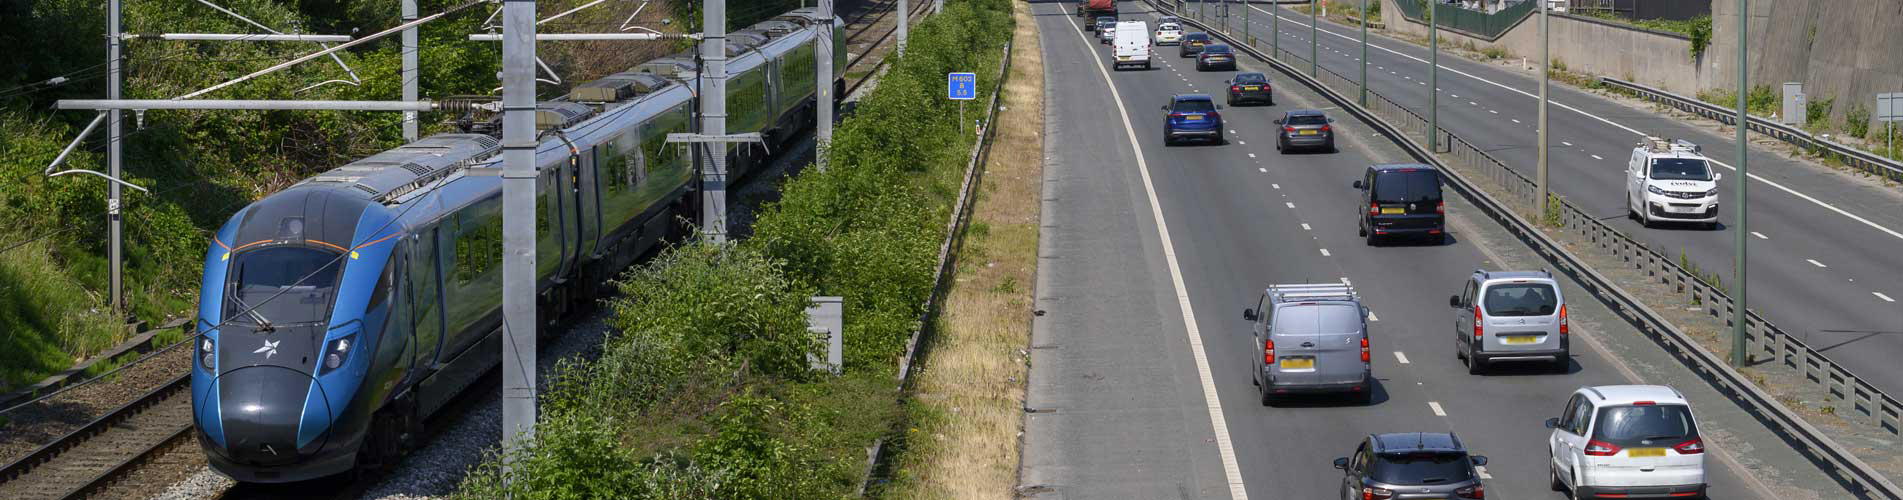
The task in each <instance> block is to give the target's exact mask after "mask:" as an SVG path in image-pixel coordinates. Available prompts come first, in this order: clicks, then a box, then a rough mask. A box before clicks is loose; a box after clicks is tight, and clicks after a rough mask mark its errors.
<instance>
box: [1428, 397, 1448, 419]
mask: <svg viewBox="0 0 1903 500" xmlns="http://www.w3.org/2000/svg"><path fill="white" fill-rule="evenodd" d="M1427 408H1428V409H1430V410H1434V416H1436V417H1445V416H1447V410H1442V409H1440V403H1439V402H1435V401H1428V402H1427Z"/></svg>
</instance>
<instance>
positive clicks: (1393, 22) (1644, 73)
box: [1381, 0, 1903, 95]
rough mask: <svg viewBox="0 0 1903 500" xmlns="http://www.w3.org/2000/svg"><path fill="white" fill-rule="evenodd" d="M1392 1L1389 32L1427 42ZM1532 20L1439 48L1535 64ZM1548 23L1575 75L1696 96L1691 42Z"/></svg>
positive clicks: (1564, 20) (1455, 37)
mask: <svg viewBox="0 0 1903 500" xmlns="http://www.w3.org/2000/svg"><path fill="white" fill-rule="evenodd" d="M1394 1H1395V0H1381V2H1382V4H1383V5H1382V7H1381V20H1382V21H1383V22H1386V23H1387V25H1388V29H1390V30H1393V31H1400V32H1403V33H1409V34H1412V35H1416V36H1423V37H1424V36H1427V25H1425V24H1421V23H1418V22H1415V21H1413V20H1410V19H1408V18H1407V17H1406V16H1403V15H1401V9H1400V8H1399V7H1395V6H1394ZM1719 1H1722V0H1719ZM1760 1H1762V0H1760ZM1896 1H1903V0H1896ZM1533 16H1534V17H1531V18H1528V19H1527V20H1526V21H1524V22H1521V23H1520V24H1519V25H1517V26H1514V27H1513V29H1510V30H1507V32H1506V33H1503V34H1501V35H1500V38H1499V39H1498V40H1493V41H1488V40H1485V39H1482V38H1477V37H1474V36H1470V35H1467V34H1464V33H1461V32H1457V31H1452V30H1448V29H1445V28H1443V29H1441V43H1442V44H1454V45H1463V46H1464V45H1466V44H1469V43H1471V44H1473V46H1475V47H1478V48H1488V47H1496V48H1500V49H1505V50H1506V51H1507V52H1508V53H1510V54H1511V55H1512V56H1513V57H1515V58H1518V57H1527V58H1531V59H1537V58H1538V57H1539V54H1540V28H1539V18H1538V16H1539V14H1537V13H1536V14H1534V15H1533ZM1548 21H1549V22H1550V23H1552V28H1553V36H1552V40H1551V43H1550V51H1551V53H1552V56H1553V59H1555V60H1558V61H1564V62H1565V63H1566V66H1567V67H1568V68H1569V69H1571V70H1573V71H1577V72H1585V73H1591V74H1598V75H1608V76H1614V77H1619V78H1622V79H1627V80H1631V81H1635V82H1638V83H1643V84H1646V85H1650V86H1656V87H1660V88H1663V89H1666V90H1670V91H1672V92H1675V93H1681V94H1685V95H1693V94H1696V93H1697V92H1698V88H1699V84H1700V78H1699V69H1700V68H1701V66H1700V65H1699V64H1697V63H1696V62H1695V61H1693V60H1692V55H1691V53H1692V49H1691V47H1692V44H1691V40H1690V39H1688V38H1686V37H1682V36H1678V35H1676V34H1667V33H1660V32H1653V31H1647V30H1639V29H1633V28H1631V27H1627V26H1621V25H1617V24H1612V23H1607V22H1603V21H1599V20H1595V19H1590V18H1585V17H1577V16H1561V15H1554V16H1552V17H1551V18H1550V19H1549V20H1548ZM1734 54H1735V53H1734ZM1706 57H1707V58H1709V57H1710V55H1707V56H1706ZM1734 57H1735V55H1734Z"/></svg>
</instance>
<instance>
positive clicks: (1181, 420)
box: [1021, 2, 1842, 498]
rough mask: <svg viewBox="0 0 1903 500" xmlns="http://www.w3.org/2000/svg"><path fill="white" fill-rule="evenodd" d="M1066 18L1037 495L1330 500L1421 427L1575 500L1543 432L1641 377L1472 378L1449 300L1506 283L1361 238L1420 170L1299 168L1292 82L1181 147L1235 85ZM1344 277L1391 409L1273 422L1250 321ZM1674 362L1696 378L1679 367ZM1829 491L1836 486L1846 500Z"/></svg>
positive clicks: (1579, 356) (1465, 252)
mask: <svg viewBox="0 0 1903 500" xmlns="http://www.w3.org/2000/svg"><path fill="white" fill-rule="evenodd" d="M1124 5H1125V10H1126V11H1127V12H1126V13H1125V14H1124V17H1125V18H1128V19H1145V20H1151V19H1149V18H1148V17H1147V16H1144V17H1138V16H1142V14H1140V13H1139V9H1138V8H1136V7H1137V4H1136V3H1135V2H1125V3H1124ZM1066 7H1070V5H1069V4H1060V3H1039V4H1036V5H1034V8H1035V9H1036V13H1037V14H1038V15H1037V16H1036V18H1037V19H1038V21H1037V22H1038V24H1039V26H1038V27H1039V31H1040V33H1041V36H1042V40H1043V46H1044V50H1045V61H1046V64H1047V66H1046V67H1047V71H1048V73H1047V74H1048V75H1049V78H1048V79H1047V81H1048V82H1050V83H1049V86H1048V88H1047V90H1048V94H1049V99H1050V100H1049V102H1048V103H1047V106H1046V110H1047V113H1049V114H1050V125H1049V127H1048V131H1049V132H1050V134H1051V135H1050V137H1048V138H1047V142H1046V144H1047V148H1048V151H1047V158H1049V159H1048V160H1047V164H1046V165H1047V166H1046V170H1045V172H1046V178H1045V182H1046V192H1045V198H1046V202H1045V203H1046V205H1045V219H1044V221H1045V222H1044V224H1045V227H1044V228H1043V230H1042V236H1040V247H1041V248H1040V255H1041V258H1040V266H1039V275H1040V278H1039V283H1038V284H1037V286H1036V290H1037V291H1038V293H1037V294H1038V301H1039V302H1038V304H1037V308H1038V309H1041V310H1045V311H1046V312H1047V314H1046V315H1045V316H1043V317H1041V318H1039V319H1037V320H1036V322H1035V323H1034V328H1033V331H1034V333H1033V338H1032V349H1031V351H1032V358H1033V359H1032V362H1031V366H1032V373H1031V379H1030V381H1029V390H1028V393H1027V400H1026V411H1027V412H1028V413H1027V414H1026V416H1025V438H1024V439H1025V449H1024V455H1023V470H1022V473H1023V475H1022V477H1023V480H1022V483H1023V486H1024V487H1023V488H1022V489H1021V491H1024V492H1025V493H1026V494H1027V496H1030V497H1032V498H1177V497H1182V498H1222V497H1224V496H1227V495H1231V494H1233V493H1234V492H1235V491H1236V488H1233V487H1232V486H1233V485H1232V484H1230V482H1229V481H1230V480H1229V478H1228V477H1227V476H1228V472H1229V469H1230V467H1234V469H1233V470H1235V471H1236V473H1237V475H1238V476H1239V477H1240V480H1241V481H1242V483H1243V486H1244V488H1242V489H1244V490H1246V493H1247V494H1248V495H1250V496H1253V497H1256V498H1331V497H1334V496H1336V495H1338V494H1339V491H1338V490H1337V489H1336V488H1339V486H1340V483H1339V481H1338V480H1337V478H1338V477H1339V471H1336V470H1334V469H1333V468H1332V466H1331V465H1330V463H1329V462H1330V460H1331V459H1332V458H1334V457H1336V456H1343V455H1346V454H1348V453H1349V452H1350V451H1352V447H1353V445H1354V443H1355V440H1356V439H1358V438H1359V437H1360V436H1363V435H1365V433H1368V432H1385V431H1413V430H1421V431H1454V432H1457V433H1458V434H1459V435H1460V436H1461V437H1462V439H1463V440H1465V441H1466V442H1467V443H1468V444H1469V446H1470V447H1472V448H1473V449H1474V450H1476V451H1477V452H1479V453H1481V454H1485V455H1488V456H1489V457H1491V458H1492V459H1493V464H1492V465H1491V466H1490V467H1488V469H1489V470H1488V471H1487V476H1488V477H1489V478H1488V479H1487V486H1488V489H1490V490H1492V491H1490V492H1489V493H1490V496H1492V497H1496V498H1554V497H1557V496H1558V494H1556V493H1553V492H1551V491H1550V490H1549V489H1548V488H1547V484H1546V470H1545V465H1544V464H1545V463H1546V462H1545V460H1546V452H1545V450H1544V449H1543V448H1542V445H1541V443H1543V442H1544V439H1545V437H1546V435H1547V434H1546V433H1547V432H1548V431H1547V429H1545V428H1544V427H1542V426H1541V425H1540V422H1541V421H1543V420H1544V419H1545V418H1546V417H1548V416H1550V415H1549V414H1553V413H1556V412H1557V410H1556V408H1558V407H1559V406H1560V405H1563V403H1564V400H1565V398H1566V396H1567V395H1568V394H1570V392H1571V391H1572V390H1573V389H1575V388H1578V387H1579V386H1582V385H1597V384H1617V383H1632V382H1635V381H1636V380H1634V379H1633V378H1630V377H1628V376H1626V375H1623V374H1622V371H1621V370H1618V369H1615V368H1613V366H1615V365H1614V362H1613V361H1612V360H1609V359H1606V358H1605V357H1604V356H1602V354H1600V353H1599V352H1598V351H1596V350H1594V349H1591V348H1588V347H1586V346H1585V345H1583V344H1576V345H1578V347H1577V348H1576V349H1575V350H1574V351H1573V352H1574V355H1575V365H1574V366H1573V367H1572V369H1571V370H1570V372H1569V373H1567V374H1564V375H1556V374H1549V373H1542V372H1540V371H1539V370H1538V369H1531V368H1527V367H1519V368H1517V369H1516V368H1515V367H1511V366H1503V369H1502V372H1501V374H1500V375H1493V376H1477V377H1476V376H1468V375H1467V374H1466V373H1465V371H1464V369H1462V368H1461V366H1460V365H1459V362H1457V361H1455V360H1454V357H1453V356H1452V353H1451V352H1450V349H1451V346H1450V345H1449V344H1450V342H1448V341H1447V340H1449V339H1448V338H1447V337H1445V336H1444V335H1452V331H1451V324H1452V323H1451V321H1449V320H1450V319H1451V314H1453V311H1452V310H1450V309H1448V308H1447V307H1446V306H1445V302H1444V298H1445V296H1446V295H1447V294H1450V293H1453V290H1455V289H1456V288H1457V286H1458V284H1459V283H1460V280H1461V279H1462V278H1464V277H1465V274H1466V273H1467V272H1469V271H1471V270H1472V269H1474V268H1477V267H1492V264H1488V263H1487V260H1488V259H1489V258H1490V257H1489V256H1488V255H1487V254H1485V253H1484V252H1483V251H1482V250H1481V249H1480V248H1479V247H1478V246H1477V245H1476V242H1475V241H1472V240H1468V239H1467V236H1466V235H1464V234H1460V233H1456V234H1455V236H1456V240H1457V241H1456V243H1454V244H1452V245H1447V246H1404V245H1400V246H1384V247H1375V248H1370V247H1367V246H1365V245H1364V244H1363V243H1362V242H1361V241H1360V239H1359V238H1357V237H1355V233H1354V217H1353V216H1354V213H1355V212H1354V210H1353V208H1354V203H1353V202H1352V201H1350V200H1351V196H1352V193H1353V190H1352V189H1351V188H1350V187H1349V185H1350V183H1351V181H1352V180H1353V179H1354V178H1355V177H1356V176H1357V175H1358V174H1359V172H1360V169H1361V168H1363V167H1365V166H1366V165H1367V164H1369V163H1372V162H1374V161H1377V160H1379V159H1392V160H1398V159H1399V158H1393V157H1377V156H1376V155H1374V154H1372V153H1370V152H1369V151H1367V150H1365V149H1364V148H1363V147H1362V143H1360V142H1358V141H1355V140H1346V139H1344V140H1343V142H1342V143H1341V144H1340V145H1341V152H1340V153H1338V154H1312V155H1289V156H1286V157H1284V156H1280V155H1278V154H1277V153H1276V152H1275V150H1274V146H1273V143H1272V142H1270V141H1272V140H1273V139H1272V135H1271V134H1272V133H1271V132H1270V131H1271V130H1273V126H1272V124H1271V123H1270V120H1272V119H1273V118H1274V116H1273V115H1274V113H1276V112H1278V111H1281V110H1285V109H1290V107H1292V106H1295V105H1296V103H1297V102H1298V101H1297V100H1296V99H1295V98H1293V97H1290V95H1289V94H1288V92H1290V91H1292V90H1291V89H1293V88H1295V86H1293V85H1290V84H1289V83H1290V80H1288V79H1279V80H1278V81H1279V82H1282V85H1280V87H1281V88H1282V89H1283V90H1282V91H1281V92H1282V94H1280V95H1279V96H1278V98H1279V99H1278V101H1280V102H1279V103H1278V106H1275V107H1242V108H1235V107H1232V108H1227V109H1225V110H1224V114H1223V116H1224V118H1225V120H1227V121H1228V125H1229V127H1228V128H1231V129H1234V130H1236V133H1234V134H1232V135H1230V139H1231V142H1230V144H1228V145H1225V146H1184V147H1170V148H1165V147H1164V146H1163V145H1162V141H1161V138H1160V137H1158V134H1159V132H1160V131H1161V113H1160V112H1158V111H1156V109H1157V108H1156V106H1158V105H1161V104H1163V103H1164V102H1165V99H1166V98H1167V97H1168V96H1169V95H1170V94H1173V93H1179V92H1210V93H1220V91H1221V89H1222V83H1221V82H1222V80H1223V79H1224V78H1227V75H1228V73H1227V72H1209V73H1201V72H1196V71H1194V69H1193V64H1192V63H1190V62H1188V60H1186V59H1180V58H1177V57H1176V55H1175V53H1174V51H1173V50H1171V48H1169V47H1165V48H1163V49H1161V50H1159V51H1157V53H1156V54H1155V55H1154V57H1153V59H1152V61H1153V62H1157V63H1158V67H1157V69H1154V70H1151V71H1120V72H1114V73H1110V72H1106V71H1104V70H1103V69H1102V68H1103V66H1107V65H1108V63H1107V62H1105V61H1104V58H1105V57H1106V56H1107V49H1105V48H1103V47H1102V45H1100V44H1097V43H1095V41H1090V40H1086V39H1084V38H1083V37H1082V36H1081V35H1080V33H1079V31H1078V30H1077V27H1076V25H1075V24H1074V23H1076V22H1077V19H1076V18H1075V17H1074V16H1070V15H1066V14H1067V13H1069V12H1070V11H1068V10H1065V8H1066ZM1243 66H1244V68H1245V69H1256V68H1260V66H1259V65H1256V64H1253V61H1248V60H1245V61H1244V62H1243ZM1113 96H1114V97H1113ZM1117 99H1120V100H1117ZM1315 104H1316V105H1326V104H1325V103H1315ZM1126 110H1127V111H1126ZM1126 113H1127V114H1126ZM1336 116H1337V118H1338V119H1339V121H1338V122H1337V123H1336V125H1337V126H1340V127H1342V129H1343V130H1344V131H1353V132H1354V133H1356V134H1357V135H1361V136H1364V137H1365V136H1366V134H1367V132H1368V129H1367V128H1366V127H1363V126H1360V125H1359V124H1355V123H1350V122H1352V121H1353V120H1352V119H1349V118H1348V117H1347V115H1345V114H1341V113H1337V114H1336ZM1125 119H1128V120H1129V126H1130V128H1131V129H1132V130H1133V132H1132V134H1131V135H1134V139H1135V140H1134V141H1132V140H1131V139H1130V138H1129V136H1128V135H1126V132H1125V130H1124V129H1123V126H1124V120H1125ZM1343 133H1344V134H1346V133H1348V132H1343ZM1377 140H1378V139H1377ZM1151 193H1153V196H1154V197H1153V198H1152V197H1151ZM1450 194H1451V190H1450ZM1151 200H1155V201H1154V203H1155V205H1152V201H1151ZM1452 203H1458V201H1457V199H1456V201H1452ZM1462 210H1467V209H1466V208H1464V207H1450V212H1459V211H1462ZM1464 213H1475V212H1472V211H1467V212H1464ZM1475 222H1477V223H1481V224H1491V223H1490V222H1486V221H1484V220H1476V221H1475ZM1165 227H1166V228H1167V231H1168V235H1167V237H1165V236H1163V235H1161V234H1159V233H1161V232H1162V231H1161V230H1162V229H1163V228H1165ZM1172 258H1174V259H1175V262H1176V263H1177V264H1178V265H1176V266H1172V265H1170V260H1171V259H1172ZM1343 278H1346V279H1348V280H1349V281H1351V282H1352V283H1353V284H1354V286H1355V287H1356V288H1357V289H1359V290H1360V291H1361V292H1362V293H1363V294H1364V299H1365V300H1366V303H1367V304H1368V305H1369V306H1370V307H1371V308H1372V309H1373V312H1374V315H1375V318H1376V320H1375V321H1374V322H1372V323H1370V325H1371V327H1372V330H1373V335H1372V338H1373V342H1374V352H1373V354H1374V357H1373V363H1374V370H1375V375H1376V376H1377V377H1379V379H1380V381H1379V384H1378V387H1379V390H1377V392H1376V393H1375V394H1376V397H1375V404H1373V405H1371V406H1355V405H1344V404H1339V403H1337V402H1333V401H1331V400H1327V399H1315V400H1304V401H1302V402H1297V403H1295V404H1291V405H1288V406H1286V407H1272V408H1265V407H1263V406H1261V405H1260V403H1259V400H1258V399H1257V396H1256V393H1255V391H1254V388H1253V387H1252V386H1251V384H1250V379H1249V377H1248V369H1249V362H1250V357H1251V356H1252V355H1253V352H1252V350H1253V347H1251V346H1250V345H1249V344H1250V340H1249V338H1248V337H1247V334H1246V332H1247V330H1246V326H1245V324H1244V323H1243V322H1242V321H1241V320H1240V317H1239V312H1240V309H1241V308H1243V307H1252V306H1253V305H1254V304H1253V303H1252V301H1253V300H1254V298H1255V293H1258V292H1257V291H1259V290H1260V288H1261V287H1262V286H1263V285H1266V284H1269V283H1278V282H1281V283H1286V282H1303V281H1338V280H1340V279H1343ZM1442 291H1445V293H1443V292H1442ZM1581 300H1586V299H1584V298H1576V299H1575V302H1579V301H1581ZM1186 305H1187V306H1191V307H1186ZM1191 311H1193V312H1191ZM1186 314H1187V317H1186ZM1441 325H1446V326H1445V328H1441V327H1440V326H1441ZM1614 326H1615V327H1619V328H1623V326H1620V325H1618V324H1616V323H1615V324H1614ZM1198 345H1200V346H1201V350H1200V351H1198V350H1197V349H1196V348H1195V346H1198ZM1643 347H1644V348H1645V349H1646V350H1648V351H1650V352H1651V353H1652V355H1653V356H1656V358H1664V355H1663V354H1662V353H1658V350H1657V349H1656V348H1653V347H1651V346H1649V345H1646V346H1643ZM1396 353H1401V355H1399V356H1397V355H1396ZM1403 359H1405V360H1406V361H1403ZM1653 364H1654V365H1655V366H1663V367H1666V368H1668V369H1670V370H1675V371H1676V372H1679V373H1681V375H1682V376H1683V378H1684V379H1685V380H1693V381H1695V380H1696V379H1695V378H1693V376H1692V375H1690V374H1689V372H1688V371H1686V370H1683V369H1682V368H1678V367H1677V365H1676V364H1675V363H1672V362H1670V361H1664V362H1662V363H1653ZM1205 374H1206V375H1207V377H1208V378H1207V379H1205V378H1204V377H1205ZM1205 384H1208V388H1209V389H1210V390H1211V392H1205V390H1206V389H1205ZM1693 384H1696V382H1690V383H1685V384H1680V385H1683V386H1687V387H1689V386H1691V385H1693ZM1697 389H1702V388H1693V389H1692V390H1697ZM1690 393H1691V392H1689V391H1688V394H1690ZM1694 397H1695V398H1701V399H1696V402H1695V404H1698V405H1701V406H1700V407H1701V408H1705V409H1706V410H1704V411H1706V412H1711V413H1713V414H1717V413H1720V412H1721V411H1724V410H1723V409H1724V408H1726V407H1730V406H1731V405H1730V403H1729V402H1728V401H1726V400H1725V399H1724V398H1723V397H1722V396H1716V395H1707V396H1702V397H1701V396H1694ZM1212 413H1213V415H1212ZM1217 416H1220V418H1215V417H1217ZM1741 420H1743V421H1746V422H1750V421H1749V419H1748V417H1743V418H1741ZM1215 422H1220V423H1221V426H1220V427H1218V426H1217V425H1216V424H1215ZM1752 425H1755V424H1752ZM1218 429H1221V430H1218ZM1771 439H1773V440H1774V439H1775V438H1771ZM1765 444H1766V446H1759V448H1766V447H1771V448H1781V445H1777V444H1775V443H1765ZM1225 451H1227V452H1229V453H1231V454H1233V457H1234V463H1233V465H1231V464H1228V463H1225V462H1226V461H1225V458H1224V455H1225V453H1224V452H1225ZM1731 452H1732V451H1724V452H1720V453H1731ZM1766 454H1769V453H1768V452H1767V453H1766ZM1714 455H1717V453H1715V454H1714ZM1794 463H1796V467H1802V468H1805V469H1809V468H1810V466H1809V465H1808V464H1807V463H1803V462H1801V461H1799V462H1794ZM1708 473H1709V474H1710V476H1709V480H1710V481H1711V482H1712V483H1713V484H1714V485H1715V486H1714V490H1713V493H1714V495H1716V496H1718V497H1720V498H1773V497H1775V495H1773V494H1767V493H1763V492H1760V491H1757V490H1756V489H1755V486H1754V485H1753V481H1752V480H1751V479H1748V478H1746V477H1745V476H1744V475H1743V474H1740V473H1739V472H1737V470H1736V469H1734V468H1732V466H1730V465H1728V462H1727V461H1726V460H1723V459H1719V458H1716V457H1714V459H1713V460H1712V461H1711V462H1710V466H1709V468H1708ZM1812 474H1813V475H1818V476H1821V474H1816V473H1815V472H1812ZM1786 477H1789V476H1786ZM1830 486H1831V485H1830V484H1828V483H1825V484H1823V485H1822V486H1820V487H1818V489H1816V490H1815V491H1819V492H1824V493H1821V494H1823V495H1824V498H1839V497H1841V495H1842V494H1841V492H1840V491H1838V492H1835V493H1831V492H1830V491H1834V490H1827V489H1824V488H1829V487H1830ZM1832 495H1838V496H1832Z"/></svg>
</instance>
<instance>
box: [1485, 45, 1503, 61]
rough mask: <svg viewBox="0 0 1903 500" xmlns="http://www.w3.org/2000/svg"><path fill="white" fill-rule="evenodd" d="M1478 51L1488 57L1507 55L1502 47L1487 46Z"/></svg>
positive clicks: (1498, 57)
mask: <svg viewBox="0 0 1903 500" xmlns="http://www.w3.org/2000/svg"><path fill="white" fill-rule="evenodd" d="M1480 53H1481V54H1482V55H1485V56H1487V58H1488V59H1501V58H1505V57H1506V56H1507V49H1502V48H1499V47H1487V48H1485V49H1482V50H1481V51H1480Z"/></svg>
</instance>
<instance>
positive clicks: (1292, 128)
mask: <svg viewBox="0 0 1903 500" xmlns="http://www.w3.org/2000/svg"><path fill="white" fill-rule="evenodd" d="M1282 131H1283V132H1288V133H1291V134H1293V133H1295V127H1290V126H1286V125H1284V126H1283V127H1282Z"/></svg>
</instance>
